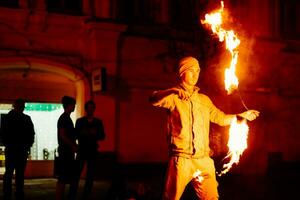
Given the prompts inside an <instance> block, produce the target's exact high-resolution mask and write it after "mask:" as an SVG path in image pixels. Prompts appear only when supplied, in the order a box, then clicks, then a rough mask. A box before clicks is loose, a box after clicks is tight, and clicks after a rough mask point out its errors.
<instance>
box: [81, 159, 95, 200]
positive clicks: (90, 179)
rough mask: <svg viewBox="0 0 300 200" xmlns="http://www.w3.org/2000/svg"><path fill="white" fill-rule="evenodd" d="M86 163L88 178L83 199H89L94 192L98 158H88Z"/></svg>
mask: <svg viewBox="0 0 300 200" xmlns="http://www.w3.org/2000/svg"><path fill="white" fill-rule="evenodd" d="M86 164H87V165H86V178H85V184H84V190H83V199H87V198H88V196H89V195H90V194H91V192H92V188H93V183H94V172H95V164H96V160H95V159H94V158H91V159H88V160H87V161H86Z"/></svg>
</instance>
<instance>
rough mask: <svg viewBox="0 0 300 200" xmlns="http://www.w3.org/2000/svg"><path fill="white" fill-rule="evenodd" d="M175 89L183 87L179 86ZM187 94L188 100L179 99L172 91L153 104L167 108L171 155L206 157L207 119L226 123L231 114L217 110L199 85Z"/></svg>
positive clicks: (207, 139) (208, 150)
mask: <svg viewBox="0 0 300 200" xmlns="http://www.w3.org/2000/svg"><path fill="white" fill-rule="evenodd" d="M178 88H179V89H184V88H183V87H182V86H178ZM154 94H155V92H154ZM190 95H191V96H190V98H189V99H188V100H182V99H180V98H179V96H178V95H177V94H171V95H168V96H166V97H164V98H162V99H161V100H159V101H157V102H153V105H154V106H157V107H163V108H166V109H167V110H168V119H167V125H168V134H167V138H168V141H169V150H170V155H178V156H182V157H188V158H202V157H204V156H209V152H210V148H209V126H210V122H213V123H216V124H218V125H220V126H226V125H229V124H230V123H231V120H232V118H233V116H234V115H227V114H225V113H224V112H222V111H220V110H219V109H218V108H217V107H216V106H215V105H214V104H213V103H212V101H211V100H210V99H209V97H208V96H206V95H204V94H202V93H199V88H198V87H195V89H194V91H193V92H192V94H190Z"/></svg>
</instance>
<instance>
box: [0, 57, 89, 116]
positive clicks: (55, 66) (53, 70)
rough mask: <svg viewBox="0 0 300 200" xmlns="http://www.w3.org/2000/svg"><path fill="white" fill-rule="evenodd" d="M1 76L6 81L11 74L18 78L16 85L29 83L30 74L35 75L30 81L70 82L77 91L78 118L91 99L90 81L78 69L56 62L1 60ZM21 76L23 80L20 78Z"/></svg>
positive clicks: (18, 58) (29, 59)
mask: <svg viewBox="0 0 300 200" xmlns="http://www.w3.org/2000/svg"><path fill="white" fill-rule="evenodd" d="M0 74H1V75H2V78H4V79H6V78H8V77H9V76H8V75H9V74H10V76H11V77H16V80H15V82H16V84H17V83H18V81H19V82H20V81H23V82H24V83H27V82H26V78H27V75H28V74H34V76H31V79H29V78H27V79H28V80H29V81H32V80H34V79H39V81H41V80H42V79H43V78H44V79H49V80H48V81H49V82H51V81H53V82H55V81H58V79H61V80H60V81H61V82H63V81H68V82H69V83H71V84H73V85H74V89H75V94H74V95H73V96H74V97H75V98H76V102H77V103H76V104H77V106H76V116H81V115H83V112H84V109H83V108H84V102H85V100H86V99H88V98H89V97H90V94H89V91H90V90H89V84H88V80H87V78H86V77H85V76H84V74H83V73H82V72H80V71H79V70H77V69H74V68H72V67H70V66H68V65H65V64H62V63H58V62H55V61H50V60H45V59H37V58H30V57H26V59H25V58H20V57H14V58H0ZM21 76H22V78H23V79H22V78H20V77H21ZM0 78H1V77H0ZM18 78H20V80H18ZM37 81H38V80H37ZM8 84H9V83H8ZM32 84H33V85H34V84H38V83H32ZM32 84H31V85H32ZM2 85H3V84H2ZM28 87H30V86H28ZM41 87H42V86H41ZM48 87H51V85H50V86H49V84H48ZM52 87H53V90H55V89H60V88H59V87H60V86H59V85H58V86H57V85H56V84H53V86H52ZM4 95H5V94H4ZM15 95H18V94H15ZM16 97H17V96H16ZM29 99H30V97H29ZM56 101H57V100H56Z"/></svg>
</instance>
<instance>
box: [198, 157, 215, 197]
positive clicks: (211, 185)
mask: <svg viewBox="0 0 300 200" xmlns="http://www.w3.org/2000/svg"><path fill="white" fill-rule="evenodd" d="M195 166H196V168H197V169H199V170H200V171H201V176H202V177H203V178H204V180H203V181H201V182H199V181H197V180H196V179H193V180H192V185H193V187H194V189H195V192H196V195H197V197H198V198H199V199H201V200H217V199H218V198H219V195H218V190H217V187H218V183H217V180H216V174H215V166H214V162H213V160H212V159H211V158H209V157H207V158H203V159H199V160H197V161H196V163H195Z"/></svg>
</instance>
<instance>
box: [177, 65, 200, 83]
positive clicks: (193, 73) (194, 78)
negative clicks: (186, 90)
mask: <svg viewBox="0 0 300 200" xmlns="http://www.w3.org/2000/svg"><path fill="white" fill-rule="evenodd" d="M199 73H200V69H199V68H198V67H192V68H190V69H188V70H186V71H185V72H184V73H183V74H182V75H181V81H182V82H183V83H184V84H186V85H189V86H195V85H196V84H197V82H198V78H199Z"/></svg>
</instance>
